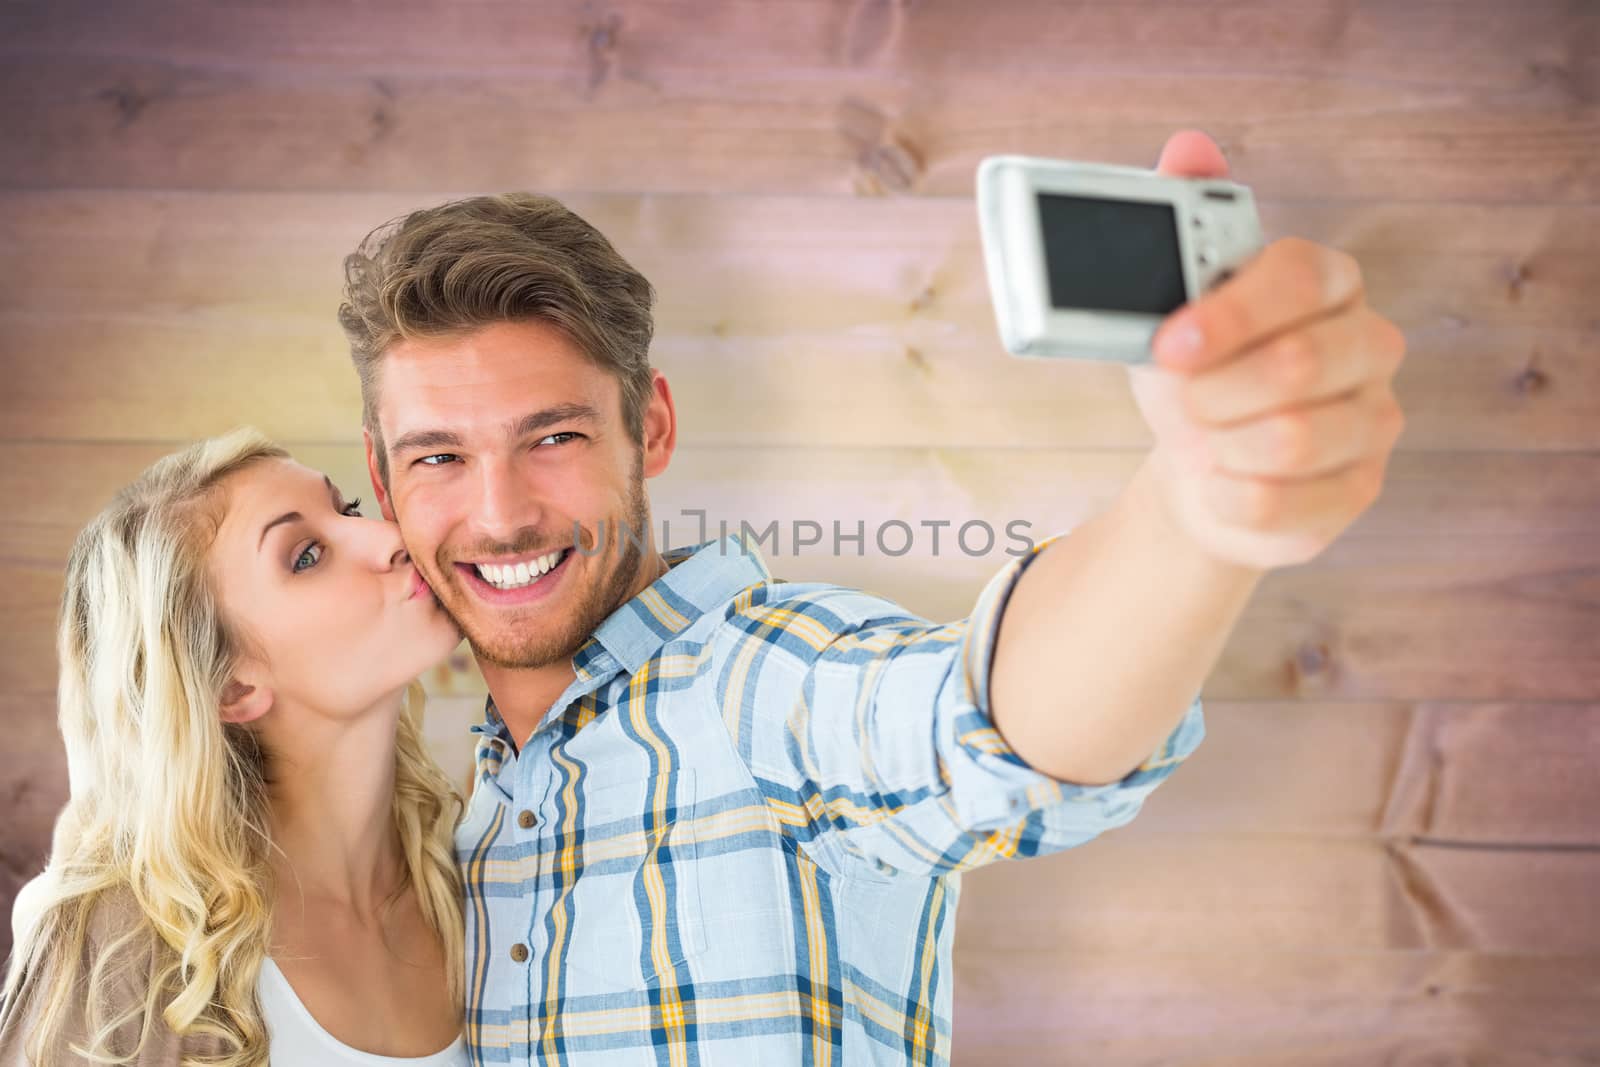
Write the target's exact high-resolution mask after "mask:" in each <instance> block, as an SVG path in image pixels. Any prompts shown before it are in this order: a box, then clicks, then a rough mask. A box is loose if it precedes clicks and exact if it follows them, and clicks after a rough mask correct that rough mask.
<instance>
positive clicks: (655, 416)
mask: <svg viewBox="0 0 1600 1067" xmlns="http://www.w3.org/2000/svg"><path fill="white" fill-rule="evenodd" d="M650 385H651V396H650V403H649V405H648V406H647V407H646V408H645V409H644V441H643V442H642V445H643V448H644V476H645V477H646V478H654V477H655V476H656V475H658V474H660V473H662V472H663V471H665V470H666V469H667V464H668V463H670V462H672V453H673V450H674V449H676V448H677V444H678V413H677V411H676V410H675V409H674V408H673V405H672V389H671V388H670V387H669V386H668V385H667V376H666V375H665V374H662V373H661V372H660V371H659V370H658V371H656V372H655V377H654V378H653V379H652V380H651V383H650Z"/></svg>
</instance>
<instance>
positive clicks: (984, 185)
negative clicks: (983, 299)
mask: <svg viewBox="0 0 1600 1067" xmlns="http://www.w3.org/2000/svg"><path fill="white" fill-rule="evenodd" d="M977 200H978V225H979V228H980V229H981V231H982V234H983V259H984V267H985V269H986V271H987V273H988V276H989V294H990V297H991V298H992V299H993V301H994V312H995V319H996V321H997V322H998V324H999V327H1000V342H1001V343H1002V344H1003V345H1005V347H1006V350H1007V351H1008V352H1010V353H1012V354H1013V355H1017V356H1049V357H1062V356H1065V357H1073V358H1078V359H1099V360H1115V361H1119V362H1124V363H1143V362H1148V361H1149V360H1150V358H1151V355H1150V341H1151V339H1152V338H1153V337H1154V336H1155V332H1156V329H1157V327H1159V326H1160V325H1161V322H1162V320H1163V319H1165V318H1166V316H1167V315H1168V314H1170V313H1171V312H1173V311H1175V310H1177V309H1178V308H1179V307H1181V306H1182V305H1183V304H1185V303H1188V302H1189V301H1190V300H1193V299H1195V298H1196V297H1198V296H1200V295H1201V294H1202V293H1204V292H1205V291H1206V290H1208V289H1210V288H1211V287H1212V286H1214V285H1217V284H1219V283H1220V282H1222V281H1223V280H1225V279H1226V278H1227V277H1228V276H1229V275H1230V274H1232V273H1233V272H1234V271H1235V270H1237V269H1238V268H1239V266H1240V265H1241V264H1243V263H1244V262H1245V261H1246V260H1248V259H1250V257H1251V256H1253V255H1255V253H1256V252H1257V251H1259V250H1260V248H1261V224H1260V222H1259V221H1258V220H1257V218H1256V205H1255V198H1254V197H1252V196H1251V194H1250V189H1249V187H1247V186H1244V185H1239V184H1238V183H1236V182H1230V181H1226V180H1222V179H1217V178H1172V177H1167V176H1165V175H1161V174H1157V173H1155V172H1154V171H1150V170H1144V169H1142V168H1139V167H1125V166H1114V165H1111V164H1103V163H1077V162H1072V161H1070V160H1063V159H1037V158H1033V157H1030V156H1013V155H1005V156H988V157H986V158H984V159H983V160H982V162H980V163H979V164H978V190H977Z"/></svg>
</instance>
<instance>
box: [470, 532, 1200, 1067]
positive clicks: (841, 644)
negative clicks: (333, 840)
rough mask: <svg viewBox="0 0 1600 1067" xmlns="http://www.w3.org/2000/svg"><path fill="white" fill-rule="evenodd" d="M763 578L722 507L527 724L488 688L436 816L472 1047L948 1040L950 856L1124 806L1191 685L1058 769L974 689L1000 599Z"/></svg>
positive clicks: (1161, 770) (927, 1050)
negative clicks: (1154, 725)
mask: <svg viewBox="0 0 1600 1067" xmlns="http://www.w3.org/2000/svg"><path fill="white" fill-rule="evenodd" d="M1060 536H1062V535H1060V534H1057V535H1056V536H1055V537H1050V538H1047V539H1045V540H1044V541H1041V542H1040V543H1038V544H1037V545H1035V546H1034V549H1033V552H1032V553H1029V554H1027V555H1024V556H1020V557H1017V558H1015V559H1013V560H1012V561H1011V562H1010V563H1008V564H1007V565H1006V566H1005V567H1004V568H1003V569H1002V570H1001V571H1000V573H998V574H997V575H996V576H995V577H994V578H993V579H992V580H991V581H990V582H989V583H988V585H987V586H986V587H985V588H984V590H983V592H982V594H981V596H980V597H979V598H978V601H977V605H976V608H975V610H974V611H973V613H972V615H971V616H969V617H968V618H965V619H961V620H958V621H956V622H953V623H946V624H942V625H934V624H931V623H929V622H928V621H927V620H925V619H922V618H919V617H917V616H915V615H912V614H909V613H908V612H906V611H905V610H904V609H902V608H900V607H898V606H896V605H895V604H893V603H891V602H889V601H887V600H884V599H882V598H880V597H877V596H873V595H871V594H869V593H866V592H862V591H859V590H854V589H848V588H844V587H840V586H835V585H829V584H824V583H816V582H787V581H783V580H781V579H774V578H772V576H771V574H770V573H769V571H768V570H767V567H766V564H765V563H764V562H763V560H762V559H761V557H760V554H759V553H758V552H757V550H756V548H755V547H754V546H753V545H751V544H750V543H749V542H748V541H744V540H741V538H740V536H739V535H737V534H731V535H729V536H727V537H725V538H722V539H720V540H712V541H707V542H704V543H703V544H700V545H696V546H692V547H684V548H676V549H670V550H668V551H666V552H663V554H662V555H663V557H664V558H665V560H666V562H667V563H668V564H669V565H670V569H669V571H668V572H667V573H666V574H665V575H663V576H662V577H661V578H659V579H657V580H656V582H655V583H654V584H652V585H651V586H650V587H649V588H648V589H646V590H644V592H642V593H640V594H639V595H638V596H637V597H635V598H634V599H632V600H631V601H629V602H628V603H627V604H625V605H623V606H622V607H621V608H619V609H618V610H617V611H616V612H615V613H613V614H612V615H611V616H610V617H609V618H608V619H606V621H605V622H604V623H602V624H601V626H600V627H599V629H597V630H596V631H595V633H594V634H593V635H592V636H591V637H590V638H589V639H588V640H587V641H586V642H585V643H584V645H583V646H582V647H581V648H579V649H578V651H577V653H576V654H575V655H574V656H573V666H574V668H575V670H576V674H577V677H576V679H575V680H574V681H573V683H572V685H571V686H570V687H569V688H568V689H567V691H566V692H565V693H563V694H562V695H561V697H560V698H559V699H558V700H557V701H556V702H555V704H554V705H553V706H552V707H551V708H550V709H549V711H548V713H547V715H546V716H545V718H544V720H543V721H542V722H541V723H540V725H539V726H538V727H537V728H536V729H535V731H534V732H533V734H532V736H531V737H529V738H528V740H527V743H526V744H524V745H522V746H521V751H520V754H519V753H516V752H513V750H512V748H511V746H510V745H509V744H508V742H507V736H506V733H505V727H504V723H503V722H502V720H501V719H500V716H499V715H498V713H497V712H496V710H495V708H494V705H493V703H492V701H491V703H490V704H489V707H488V713H487V722H486V723H484V724H482V725H478V726H474V727H473V730H474V732H476V733H477V734H478V735H479V738H478V745H477V756H476V758H477V778H476V782H475V785H474V790H473V795H472V797H471V799H470V801H469V803H468V807H467V812H466V814H465V816H464V818H463V820H462V823H461V825H460V827H459V829H458V831H457V835H456V850H457V855H458V857H459V859H460V862H461V866H462V870H463V873H464V875H465V881H466V914H467V976H466V977H467V1022H466V1033H467V1042H468V1045H469V1048H470V1050H471V1054H472V1061H473V1062H474V1063H477V1064H488V1063H515V1064H531V1063H534V1062H538V1063H563V1064H579V1065H585V1064H595V1065H601V1064H603V1065H606V1067H627V1065H633V1064H640V1065H644V1064H651V1065H655V1064H662V1065H670V1067H687V1065H704V1067H712V1065H727V1067H756V1065H758V1064H768V1065H772V1064H784V1065H787V1064H817V1065H834V1064H842V1065H848V1067H855V1065H858V1064H869V1063H870V1064H944V1063H948V1062H949V1056H950V1018H951V984H952V983H951V968H950V958H951V943H952V939H953V936H954V928H955V914H956V897H957V894H958V892H959V887H960V872H962V871H964V870H967V869H969V868H972V867H976V866H978V865H980V864H983V863H988V862H991V861H993V860H999V859H1006V858H1010V857H1017V856H1033V855H1038V854H1040V853H1044V852H1050V851H1055V850H1059V849H1065V848H1070V847H1072V846H1074V845H1077V844H1081V843H1083V842H1085V841H1088V840H1089V839H1091V838H1093V837H1094V836H1095V835H1097V834H1099V833H1100V832H1101V831H1103V830H1106V829H1109V828H1111V827H1115V826H1119V825H1121V824H1123V823H1126V822H1127V821H1128V820H1130V819H1132V818H1133V816H1134V815H1135V814H1136V813H1137V812H1138V810H1139V808H1140V806H1141V804H1142V803H1143V801H1144V798H1145V797H1146V796H1147V795H1148V794H1149V793H1150V792H1151V790H1153V789H1154V788H1155V787H1156V786H1157V785H1158V784H1159V783H1160V782H1161V781H1162V780H1163V779H1164V778H1165V777H1166V776H1167V775H1168V774H1170V773H1171V772H1172V770H1173V769H1174V768H1175V766H1176V765H1177V763H1178V762H1179V761H1180V760H1182V759H1183V758H1184V757H1185V756H1187V755H1188V754H1189V753H1190V752H1192V751H1193V750H1194V749H1195V747H1196V746H1197V745H1198V744H1199V743H1200V740H1201V738H1202V737H1203V736H1204V733H1205V727H1204V721H1203V719H1202V715H1201V705H1200V701H1199V698H1198V696H1197V697H1196V699H1195V701H1194V703H1193V704H1192V705H1191V706H1190V707H1189V709H1188V711H1187V713H1186V714H1185V716H1184V717H1183V719H1182V720H1181V721H1180V722H1179V724H1178V726H1177V727H1176V728H1175V729H1174V731H1173V732H1172V734H1171V735H1170V736H1169V737H1168V738H1167V740H1166V741H1165V742H1164V743H1163V744H1162V745H1161V746H1160V748H1159V749H1158V750H1157V751H1155V752H1154V753H1153V754H1152V755H1151V756H1150V758H1149V760H1147V761H1146V762H1145V763H1144V764H1143V765H1142V766H1141V767H1139V768H1138V769H1136V770H1134V771H1132V772H1130V773H1129V774H1128V775H1127V777H1125V778H1123V779H1122V780H1121V781H1118V782H1114V783H1110V784H1106V785H1097V786H1076V785H1070V784H1065V783H1061V782H1058V781H1056V780H1054V779H1051V778H1049V777H1046V776H1045V775H1043V774H1040V773H1038V772H1036V771H1034V770H1032V769H1030V768H1029V767H1028V766H1026V765H1025V764H1024V763H1023V762H1022V761H1021V760H1020V759H1019V758H1018V757H1017V756H1016V755H1015V754H1013V753H1012V751H1011V749H1010V748H1009V747H1008V746H1007V745H1006V743H1005V741H1004V740H1003V739H1002V738H1001V736H1000V734H999V733H998V732H997V731H996V730H995V728H994V726H993V725H992V723H991V721H990V719H989V716H988V693H987V689H988V678H989V662H990V656H991V654H992V652H993V647H994V641H995V637H996V632H997V630H998V625H999V620H1000V615H1001V610H1002V608H1003V606H1004V603H1005V599H1006V596H1007V594H1008V593H1009V592H1010V590H1011V588H1012V585H1013V583H1014V582H1015V581H1016V579H1017V576H1018V575H1019V574H1020V573H1021V572H1022V570H1023V569H1024V568H1025V567H1026V566H1027V564H1028V563H1029V562H1031V561H1032V560H1033V559H1034V558H1036V556H1037V553H1038V551H1039V550H1040V549H1042V548H1043V547H1044V546H1045V545H1047V544H1049V543H1050V542H1052V541H1054V540H1056V539H1057V538H1059V537H1060Z"/></svg>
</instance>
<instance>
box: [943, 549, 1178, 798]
mask: <svg viewBox="0 0 1600 1067" xmlns="http://www.w3.org/2000/svg"><path fill="white" fill-rule="evenodd" d="M1065 536H1067V533H1066V532H1062V533H1057V534H1053V535H1051V536H1049V537H1046V538H1044V539H1043V540H1041V541H1039V542H1038V543H1037V544H1035V545H1034V546H1033V548H1032V549H1031V550H1030V551H1029V552H1028V553H1027V554H1026V555H1023V556H1019V557H1017V558H1015V559H1013V560H1012V561H1011V562H1010V563H1008V564H1006V566H1005V567H1004V568H1002V569H1001V571H1000V572H999V573H998V574H996V575H995V576H994V577H993V578H992V579H990V581H989V583H988V584H987V585H986V586H985V587H984V589H983V591H982V593H980V594H979V596H978V601H977V604H976V606H975V607H974V609H973V612H972V615H971V617H970V619H969V622H968V630H967V633H966V635H965V636H964V637H963V642H962V653H961V664H962V671H963V674H964V679H965V686H966V701H965V705H966V706H965V709H964V714H961V715H959V716H957V717H956V722H955V723H954V727H955V728H954V731H953V732H954V735H955V736H954V737H953V738H951V740H953V741H954V742H955V744H954V746H953V747H954V749H955V752H956V758H955V759H954V760H953V761H952V762H953V766H952V767H951V768H950V771H951V774H952V778H953V783H952V784H953V785H955V787H956V788H955V789H954V796H955V800H956V805H957V808H958V811H959V813H960V818H961V821H962V822H963V823H964V824H965V825H966V826H967V828H968V829H969V830H985V829H996V828H999V827H1002V826H1005V825H1009V824H1011V823H1015V822H1016V821H1017V820H1018V819H1020V818H1023V817H1025V816H1027V815H1029V814H1031V813H1033V812H1036V811H1039V810H1041V809H1045V808H1050V807H1054V806H1056V805H1086V806H1092V807H1099V808H1103V809H1105V811H1106V813H1107V815H1108V816H1109V815H1110V814H1111V813H1112V811H1113V810H1115V811H1120V812H1130V809H1131V810H1136V809H1137V807H1138V805H1139V804H1140V803H1142V801H1143V799H1144V797H1145V796H1146V795H1148V793H1149V792H1150V791H1151V790H1153V789H1154V788H1155V787H1156V785H1157V784H1159V783H1160V782H1161V781H1162V780H1163V779H1164V778H1166V777H1167V776H1168V775H1169V774H1171V773H1172V772H1173V771H1174V770H1175V769H1176V768H1177V766H1178V764H1179V763H1181V762H1182V761H1183V760H1184V759H1185V758H1187V757H1188V756H1189V755H1190V754H1191V753H1193V752H1194V751H1195V749H1196V748H1198V747H1199V745H1200V742H1201V741H1202V740H1203V739H1204V737H1205V721H1204V716H1203V712H1202V706H1201V703H1200V697H1199V694H1198V693H1197V694H1196V695H1195V697H1194V700H1193V701H1192V702H1191V703H1190V705H1189V708H1188V710H1187V711H1186V712H1185V713H1184V716H1183V718H1182V719H1180V720H1179V722H1178V724H1177V725H1176V726H1175V727H1174V728H1173V730H1172V731H1171V732H1170V733H1169V734H1168V735H1167V737H1166V739H1165V740H1164V741H1162V743H1161V744H1160V745H1158V746H1157V747H1156V748H1155V750H1154V751H1153V752H1151V753H1150V755H1149V756H1148V758H1146V759H1145V760H1144V762H1142V763H1141V764H1140V765H1139V766H1138V767H1135V768H1134V769H1133V770H1131V771H1129V772H1128V773H1127V774H1126V775H1124V776H1123V777H1122V778H1120V779H1118V780H1117V781H1114V782H1105V783H1101V784H1096V785H1080V784H1076V783H1072V782H1064V781H1061V780H1060V779H1057V778H1053V777H1051V776H1050V775H1047V774H1045V773H1044V772H1042V771H1039V770H1036V769H1034V768H1033V767H1032V766H1030V765H1029V764H1028V763H1027V762H1026V761H1024V760H1023V759H1022V757H1021V756H1019V755H1017V753H1016V752H1015V751H1014V750H1013V749H1012V748H1011V746H1010V745H1009V744H1007V742H1006V740H1005V738H1004V737H1002V736H1001V734H1000V731H999V730H998V729H997V728H996V727H995V725H994V719H993V714H992V709H991V706H990V703H989V675H990V669H991V666H992V663H993V659H994V651H995V644H996V642H997V639H998V637H999V631H1000V619H1001V617H1002V616H1003V614H1004V612H1005V607H1006V602H1007V601H1008V600H1009V599H1010V596H1011V592H1012V590H1013V589H1014V588H1015V586H1016V584H1017V581H1018V580H1019V579H1020V578H1021V576H1022V572H1023V571H1025V570H1026V569H1027V568H1028V566H1029V565H1030V564H1032V563H1033V561H1034V560H1035V559H1037V558H1038V555H1039V553H1040V552H1041V551H1043V550H1044V549H1045V548H1047V547H1049V546H1050V545H1051V544H1053V543H1054V542H1056V541H1058V540H1060V539H1062V538H1063V537H1065ZM962 779H966V783H965V784H966V788H962V785H961V782H962Z"/></svg>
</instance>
